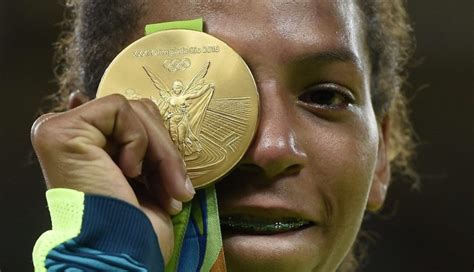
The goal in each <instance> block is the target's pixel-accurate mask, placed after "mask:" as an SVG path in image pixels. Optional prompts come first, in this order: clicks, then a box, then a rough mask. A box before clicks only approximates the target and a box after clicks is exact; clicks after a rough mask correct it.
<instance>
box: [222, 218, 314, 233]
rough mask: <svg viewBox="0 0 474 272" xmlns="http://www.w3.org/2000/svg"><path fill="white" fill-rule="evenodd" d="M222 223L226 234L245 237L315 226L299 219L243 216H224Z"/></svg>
mask: <svg viewBox="0 0 474 272" xmlns="http://www.w3.org/2000/svg"><path fill="white" fill-rule="evenodd" d="M220 221H221V228H222V231H223V232H224V233H229V234H244V235H275V234H280V233H285V232H290V231H298V230H302V229H305V228H307V227H310V226H313V225H315V224H314V223H313V222H311V221H308V220H305V219H302V218H297V217H278V218H269V217H265V216H254V215H242V214H236V215H228V216H223V217H221V219H220Z"/></svg>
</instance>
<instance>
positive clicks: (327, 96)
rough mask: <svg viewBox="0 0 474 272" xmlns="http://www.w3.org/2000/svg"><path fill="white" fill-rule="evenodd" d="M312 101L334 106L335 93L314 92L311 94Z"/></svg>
mask: <svg viewBox="0 0 474 272" xmlns="http://www.w3.org/2000/svg"><path fill="white" fill-rule="evenodd" d="M310 99H311V102H313V103H318V104H321V105H330V104H332V101H333V99H334V93H332V92H325V91H319V92H313V93H312V94H311V97H310Z"/></svg>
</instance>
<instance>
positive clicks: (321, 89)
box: [298, 83, 355, 110]
mask: <svg viewBox="0 0 474 272" xmlns="http://www.w3.org/2000/svg"><path fill="white" fill-rule="evenodd" d="M298 98H299V100H300V101H301V102H303V103H304V104H305V105H308V106H310V107H315V108H320V109H330V110H340V109H345V108H347V107H348V106H349V105H351V104H353V103H354V102H355V98H354V95H353V94H352V93H351V92H350V91H349V90H348V89H346V88H344V87H342V86H339V85H336V84H332V83H328V84H320V85H316V86H313V87H311V88H309V89H307V90H306V91H305V92H304V93H303V94H301V95H300V96H299V97H298ZM335 99H337V100H338V101H336V103H334V102H335V101H334V100H335Z"/></svg>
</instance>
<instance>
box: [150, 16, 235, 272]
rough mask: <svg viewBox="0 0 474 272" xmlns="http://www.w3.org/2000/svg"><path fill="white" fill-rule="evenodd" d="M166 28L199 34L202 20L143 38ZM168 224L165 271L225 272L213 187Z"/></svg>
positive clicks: (172, 24)
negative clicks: (169, 240)
mask: <svg viewBox="0 0 474 272" xmlns="http://www.w3.org/2000/svg"><path fill="white" fill-rule="evenodd" d="M170 29H187V30H194V31H201V32H202V31H203V20H202V19H201V18H200V19H195V20H189V21H175V22H166V23H158V24H150V25H147V26H146V27H145V35H149V34H152V33H155V32H158V31H164V30H170ZM172 221H173V228H174V238H175V241H174V250H173V255H172V257H171V260H170V261H169V263H168V265H167V266H166V271H167V272H174V271H202V272H207V271H212V272H225V271H226V267H225V260H224V250H223V246H222V235H221V228H220V223H219V210H218V207H217V197H216V189H215V187H214V185H210V186H208V187H206V188H204V189H201V190H198V191H197V192H196V195H195V196H194V198H193V200H192V201H190V202H188V203H184V204H183V210H182V211H181V212H180V213H179V214H178V215H176V216H174V217H173V218H172Z"/></svg>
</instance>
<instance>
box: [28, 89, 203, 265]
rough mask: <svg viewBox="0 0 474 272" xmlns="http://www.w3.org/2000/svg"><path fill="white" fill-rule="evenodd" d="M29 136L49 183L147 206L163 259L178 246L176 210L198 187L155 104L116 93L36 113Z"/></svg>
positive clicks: (137, 205) (141, 206)
mask: <svg viewBox="0 0 474 272" xmlns="http://www.w3.org/2000/svg"><path fill="white" fill-rule="evenodd" d="M31 141H32V143H33V147H34V149H35V151H36V154H37V156H38V159H39V161H40V164H41V168H42V171H43V175H44V178H45V180H46V184H47V186H48V188H70V189H75V190H78V191H82V192H85V193H89V194H98V195H106V196H110V197H114V198H118V199H121V200H123V201H126V202H128V203H130V204H132V205H134V206H136V207H138V208H140V209H141V210H142V211H144V212H145V214H146V215H147V216H148V218H149V219H150V221H151V222H152V224H153V227H154V229H155V232H156V234H157V236H158V238H159V242H160V247H161V251H162V254H163V257H164V259H165V262H166V261H168V260H169V258H170V256H171V254H172V250H173V228H172V224H171V220H170V215H173V214H176V213H178V212H179V211H180V210H181V208H182V202H183V201H189V200H191V199H192V197H193V195H194V189H193V187H192V184H191V182H190V180H189V179H188V178H187V175H186V168H185V164H184V161H183V159H182V157H181V155H180V154H179V152H178V151H177V149H176V147H175V146H174V144H173V142H172V141H171V139H170V137H169V134H168V131H167V130H166V128H165V127H164V125H163V121H162V119H161V115H160V112H159V110H158V108H157V107H156V105H155V104H154V103H153V102H152V101H150V100H147V99H143V100H138V101H128V100H126V99H125V98H124V97H123V96H121V95H110V96H107V97H103V98H99V99H96V100H93V101H91V102H88V103H86V104H83V105H82V106H79V107H77V108H75V109H72V110H70V111H67V112H64V113H50V114H45V115H43V116H41V117H40V118H38V120H36V122H35V123H34V125H33V127H32V131H31Z"/></svg>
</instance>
